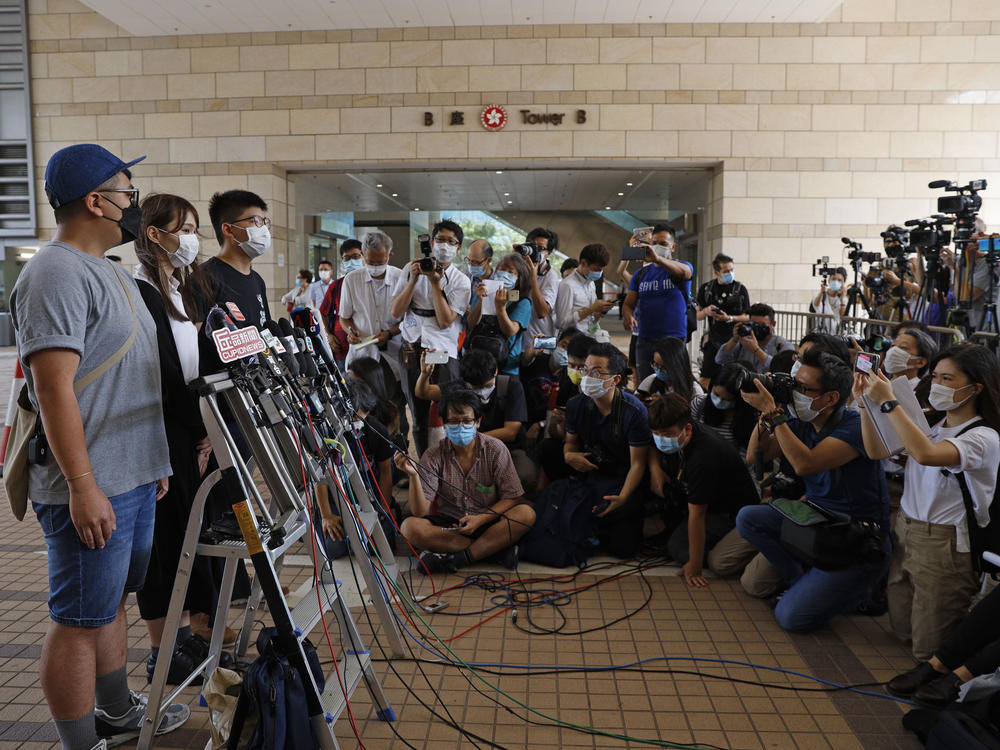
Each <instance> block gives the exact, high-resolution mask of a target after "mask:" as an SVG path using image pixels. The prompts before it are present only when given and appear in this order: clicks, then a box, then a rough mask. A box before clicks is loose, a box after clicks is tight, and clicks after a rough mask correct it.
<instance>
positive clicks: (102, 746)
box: [90, 740, 108, 750]
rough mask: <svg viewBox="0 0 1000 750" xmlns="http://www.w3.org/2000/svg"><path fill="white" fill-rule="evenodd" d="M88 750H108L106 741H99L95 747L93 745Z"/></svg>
mask: <svg viewBox="0 0 1000 750" xmlns="http://www.w3.org/2000/svg"><path fill="white" fill-rule="evenodd" d="M90 750H108V741H107V740H101V741H100V742H98V743H97V744H96V745H94V746H93V747H92V748H90Z"/></svg>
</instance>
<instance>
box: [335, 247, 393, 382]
mask: <svg viewBox="0 0 1000 750" xmlns="http://www.w3.org/2000/svg"><path fill="white" fill-rule="evenodd" d="M361 252H362V254H363V255H364V259H365V266H364V268H360V269H358V270H357V271H351V272H350V273H349V274H347V276H345V277H344V288H343V290H342V291H341V295H340V319H341V325H342V326H343V327H344V330H345V331H347V342H348V343H349V344H350V345H351V348H350V350H349V351H348V353H347V360H346V366H348V367H349V366H350V364H351V362H353V361H354V360H355V359H357V358H358V357H374V358H375V359H379V358H381V359H383V360H384V361H385V362H386V363H387V364H388V365H389V366H390V367H391V368H392V371H393V373H394V374H395V376H396V377H397V378H400V377H401V374H402V373H401V372H400V370H399V345H400V343H399V335H398V334H399V322H400V321H399V318H394V317H393V316H392V315H391V313H390V312H389V303H390V302H391V300H392V290H393V287H395V285H396V281H397V280H398V279H399V276H400V274H401V273H402V271H401V270H400V269H398V268H396V267H395V266H391V265H389V259H390V258H391V257H392V238H391V237H390V236H389V235H387V234H386V233H385V232H381V231H379V230H377V229H375V230H372V231H371V232H368V233H367V234H365V236H364V237H362V238H361Z"/></svg>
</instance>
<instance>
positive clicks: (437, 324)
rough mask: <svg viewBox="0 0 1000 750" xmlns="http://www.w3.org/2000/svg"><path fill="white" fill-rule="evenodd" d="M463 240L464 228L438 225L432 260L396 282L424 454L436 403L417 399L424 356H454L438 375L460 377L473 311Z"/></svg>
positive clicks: (410, 393)
mask: <svg viewBox="0 0 1000 750" xmlns="http://www.w3.org/2000/svg"><path fill="white" fill-rule="evenodd" d="M463 239H464V234H463V232H462V227H460V226H459V225H458V224H456V223H455V222H453V221H449V220H448V219H445V220H444V221H439V222H438V223H437V224H435V225H434V228H433V230H432V231H431V257H430V258H418V259H416V260H413V261H411V262H410V264H409V265H408V266H407V267H406V269H404V271H403V273H402V274H401V275H400V277H399V279H398V280H397V281H396V286H395V288H394V289H393V292H392V302H391V303H390V304H389V314H390V315H391V316H392V317H393V318H396V319H401V322H400V324H399V329H400V333H402V335H403V348H402V353H401V356H400V359H401V361H402V365H403V367H402V369H403V371H404V373H405V374H406V388H405V389H404V391H405V393H406V394H407V401H408V402H409V404H410V412H411V413H412V414H413V440H414V442H416V444H417V450H418V451H419V452H420V453H423V452H424V451H425V450H426V449H427V430H428V419H429V413H430V402H429V401H425V400H424V399H422V398H417V397H416V396H415V395H414V388H415V387H416V383H417V378H418V377H420V355H421V353H422V352H423V351H425V350H430V351H434V352H445V353H446V354H447V355H448V361H447V362H443V363H441V365H440V366H439V367H437V369H436V371H435V379H436V380H435V382H442V381H445V382H446V381H448V380H456V379H457V378H458V337H459V335H460V334H461V332H462V314H463V313H464V312H465V311H466V310H468V309H469V299H470V298H471V295H472V282H471V281H470V280H469V277H468V276H466V275H465V274H464V273H462V272H461V271H460V270H459V269H458V268H456V267H455V264H454V262H453V261H454V260H455V256H456V255H457V254H458V250H459V248H460V247H462V240H463Z"/></svg>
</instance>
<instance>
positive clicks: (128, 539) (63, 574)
mask: <svg viewBox="0 0 1000 750" xmlns="http://www.w3.org/2000/svg"><path fill="white" fill-rule="evenodd" d="M108 499H109V500H110V501H111V506H112V508H114V511H115V524H116V526H117V528H116V529H115V530H114V531H113V532H112V534H111V539H110V540H109V541H108V542H107V544H105V545H104V549H88V548H87V546H86V545H85V544H84V543H83V542H81V541H80V536H79V534H77V532H76V527H75V526H74V525H73V521H72V519H71V518H70V515H69V505H68V504H66V505H43V504H41V503H32V507H33V508H34V510H35V515H36V516H38V522H39V523H40V524H41V526H42V531H43V532H44V533H45V544H46V546H47V547H48V556H49V617H51V618H52V621H53V622H57V623H59V624H60V625H70V626H73V627H81V628H99V627H101V626H103V625H108V624H110V623H112V622H114V620H115V616H116V615H117V614H118V605H119V603H120V602H121V600H122V597H123V596H124V595H125V594H129V593H132V592H135V591H138V590H139V589H141V588H142V585H143V583H144V582H145V580H146V566H147V565H148V564H149V552H150V550H151V549H152V546H153V521H154V519H155V518H156V483H155V482H150V483H149V484H144V485H142V486H141V487H136V488H135V489H134V490H130V491H129V492H123V493H122V494H121V495H115V496H114V497H110V498H108Z"/></svg>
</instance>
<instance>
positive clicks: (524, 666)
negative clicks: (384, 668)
mask: <svg viewBox="0 0 1000 750" xmlns="http://www.w3.org/2000/svg"><path fill="white" fill-rule="evenodd" d="M412 569H413V561H412V560H411V561H410V570H411V571H412ZM379 588H380V589H382V594H383V595H384V594H385V589H384V588H383V584H382V582H381V580H379ZM392 613H393V617H395V618H396V622H397V624H398V625H399V627H401V628H402V629H403V631H404V632H405V633H406V634H407V635H408V636H409V637H410V639H411V640H413V641H415V642H416V643H417V645H418V646H420V647H421V648H423V649H424V650H425V651H429V652H430V653H432V654H434V656H436V657H437V658H438V659H440V660H441V661H444V662H447V663H448V664H451V665H452V666H458V667H472V668H473V669H475V668H476V667H482V668H484V669H521V670H526V671H532V670H542V671H569V670H572V671H581V670H583V671H587V672H615V671H618V670H622V669H629V668H631V667H639V666H642V665H644V664H649V663H651V662H658V661H662V662H669V661H691V662H707V663H710V664H729V665H735V666H740V667H752V668H754V669H763V670H766V671H769V672H778V673H781V674H788V675H792V676H794V677H801V678H803V679H806V680H812V681H813V682H818V683H820V684H822V685H828V686H829V687H834V688H838V689H840V690H846V691H850V692H852V693H857V694H858V695H867V696H870V697H872V698H882V699H885V700H891V701H895V702H896V703H903V704H906V705H909V706H918V705H919V704H918V703H914V702H913V701H909V700H906V699H905V698H897V697H895V696H893V695H887V694H885V693H875V692H872V691H870V690H862V689H861V688H853V687H848V686H846V685H841V684H839V683H837V682H831V681H830V680H824V679H823V678H822V677H816V676H815V675H811V674H806V673H804V672H796V671H795V670H792V669H784V668H782V667H769V666H766V665H764V664H754V663H753V662H748V661H739V660H737V659H714V658H710V657H705V656H651V657H649V658H647V659H640V660H639V661H634V662H631V663H628V664H617V665H611V666H606V667H574V666H565V665H563V666H551V665H539V664H503V663H491V662H462V661H455V660H454V659H452V658H450V657H448V656H446V655H444V654H441V653H440V652H438V651H436V650H435V649H434V648H432V647H431V646H429V645H427V644H426V643H425V642H424V640H423V639H421V638H418V637H417V636H415V635H414V634H413V633H411V632H410V630H409V628H407V627H406V625H405V624H404V623H403V622H402V620H400V618H399V615H398V614H397V613H396V610H395V608H393V610H392ZM722 676H723V675H720V677H722Z"/></svg>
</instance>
